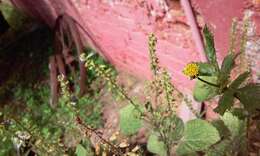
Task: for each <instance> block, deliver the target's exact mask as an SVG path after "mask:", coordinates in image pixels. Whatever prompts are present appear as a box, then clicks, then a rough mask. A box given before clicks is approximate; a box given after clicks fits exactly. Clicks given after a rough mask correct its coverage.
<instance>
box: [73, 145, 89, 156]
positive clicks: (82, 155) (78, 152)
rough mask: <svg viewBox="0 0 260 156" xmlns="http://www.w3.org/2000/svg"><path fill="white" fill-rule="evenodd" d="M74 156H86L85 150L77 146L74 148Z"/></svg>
mask: <svg viewBox="0 0 260 156" xmlns="http://www.w3.org/2000/svg"><path fill="white" fill-rule="evenodd" d="M76 155H77V156H87V150H86V149H85V148H84V147H83V146H82V145H81V144H78V146H77V148H76Z"/></svg>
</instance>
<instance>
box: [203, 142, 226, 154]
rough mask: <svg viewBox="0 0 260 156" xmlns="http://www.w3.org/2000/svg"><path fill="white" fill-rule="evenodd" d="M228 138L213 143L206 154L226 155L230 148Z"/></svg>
mask: <svg viewBox="0 0 260 156" xmlns="http://www.w3.org/2000/svg"><path fill="white" fill-rule="evenodd" d="M230 144H231V141H230V140H227V139H225V140H223V141H221V142H220V143H218V144H216V145H213V146H212V147H211V148H210V149H209V150H208V151H207V152H206V156H226V155H227V153H228V152H227V151H228V149H230Z"/></svg>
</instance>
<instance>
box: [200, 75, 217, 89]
mask: <svg viewBox="0 0 260 156" xmlns="http://www.w3.org/2000/svg"><path fill="white" fill-rule="evenodd" d="M197 79H198V80H200V81H202V82H204V83H206V84H208V85H210V86H213V87H217V88H219V87H220V86H219V85H217V84H214V83H211V82H208V81H206V80H203V79H201V78H200V77H197Z"/></svg>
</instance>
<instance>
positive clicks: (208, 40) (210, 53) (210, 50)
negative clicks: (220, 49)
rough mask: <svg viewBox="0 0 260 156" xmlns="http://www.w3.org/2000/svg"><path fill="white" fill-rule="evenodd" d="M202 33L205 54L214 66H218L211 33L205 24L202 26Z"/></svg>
mask: <svg viewBox="0 0 260 156" xmlns="http://www.w3.org/2000/svg"><path fill="white" fill-rule="evenodd" d="M203 34H204V37H205V45H206V49H205V54H206V56H207V58H208V60H209V62H210V63H211V64H213V65H214V66H215V67H216V68H218V63H217V57H216V51H215V46H214V37H213V34H212V33H211V32H210V30H209V28H208V27H207V26H206V27H204V29H203Z"/></svg>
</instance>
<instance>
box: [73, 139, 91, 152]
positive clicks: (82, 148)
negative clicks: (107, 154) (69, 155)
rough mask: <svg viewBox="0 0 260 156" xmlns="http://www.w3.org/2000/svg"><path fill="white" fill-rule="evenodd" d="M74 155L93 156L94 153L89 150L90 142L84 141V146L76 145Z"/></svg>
mask: <svg viewBox="0 0 260 156" xmlns="http://www.w3.org/2000/svg"><path fill="white" fill-rule="evenodd" d="M75 154H76V156H93V155H94V153H93V151H92V150H91V149H90V142H89V141H84V144H78V145H77V147H76V152H75Z"/></svg>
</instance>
